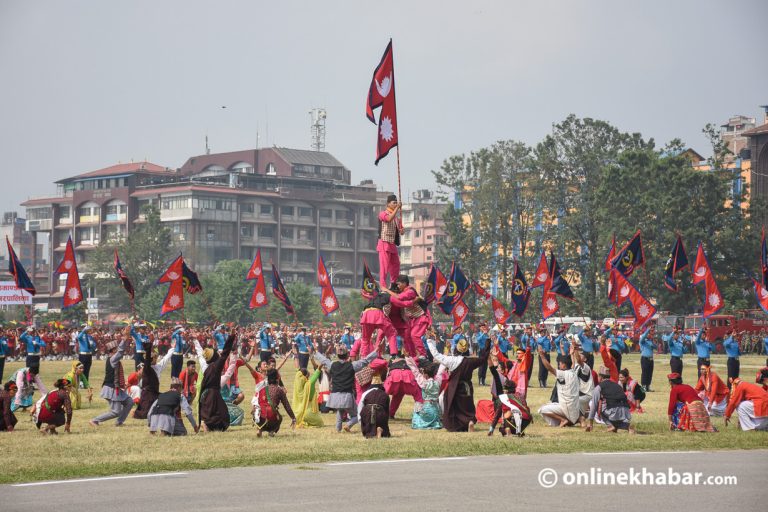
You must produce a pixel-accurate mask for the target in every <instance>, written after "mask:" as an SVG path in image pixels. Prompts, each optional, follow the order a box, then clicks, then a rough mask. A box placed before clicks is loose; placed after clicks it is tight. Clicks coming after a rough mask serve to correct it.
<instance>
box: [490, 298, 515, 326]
mask: <svg viewBox="0 0 768 512" xmlns="http://www.w3.org/2000/svg"><path fill="white" fill-rule="evenodd" d="M491 307H492V308H493V318H494V319H495V320H496V323H497V324H503V323H504V322H506V321H507V319H508V318H509V317H510V315H511V313H510V312H509V311H507V310H506V309H505V308H504V306H503V305H502V303H501V302H499V301H498V300H496V297H494V296H491Z"/></svg>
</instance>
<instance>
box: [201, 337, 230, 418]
mask: <svg viewBox="0 0 768 512" xmlns="http://www.w3.org/2000/svg"><path fill="white" fill-rule="evenodd" d="M234 344H235V337H234V336H233V335H230V336H229V338H227V342H226V343H225V344H224V350H223V351H222V353H221V355H219V354H218V353H217V352H215V351H214V356H213V358H212V359H211V361H210V362H209V363H208V367H207V368H206V369H205V372H204V373H203V382H202V384H201V385H200V401H199V402H198V414H199V416H200V423H205V426H206V427H208V430H218V431H225V430H227V429H228V428H229V409H228V408H227V404H226V402H225V401H224V398H222V396H221V372H222V370H223V369H224V364H225V363H226V362H227V358H228V357H229V354H230V352H232V346H233V345H234Z"/></svg>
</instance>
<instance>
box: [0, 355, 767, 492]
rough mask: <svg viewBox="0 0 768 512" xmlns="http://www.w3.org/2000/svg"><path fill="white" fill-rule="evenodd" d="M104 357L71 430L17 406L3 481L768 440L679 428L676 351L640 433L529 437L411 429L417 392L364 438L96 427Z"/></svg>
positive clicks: (49, 377)
mask: <svg viewBox="0 0 768 512" xmlns="http://www.w3.org/2000/svg"><path fill="white" fill-rule="evenodd" d="M553 360H554V358H553ZM598 360H599V357H598ZM695 361H696V359H695V357H693V356H690V355H688V356H686V357H685V360H684V365H685V372H684V382H686V383H689V384H692V385H693V384H695V380H696V379H695V377H696V363H695ZM764 363H765V358H764V357H762V356H747V357H742V359H741V374H742V377H743V378H745V380H747V379H748V380H749V381H754V376H755V373H756V371H757V370H758V368H761V367H762V366H763V365H764ZM21 364H22V363H19V362H16V363H7V364H6V367H5V372H4V373H5V375H4V378H5V379H6V380H7V379H8V378H9V377H10V375H11V374H12V373H13V372H14V371H15V370H16V369H17V368H19V367H20V365H21ZM104 364H105V363H104V361H94V364H93V367H92V369H91V381H92V382H93V383H94V387H95V389H94V395H95V397H94V401H93V403H92V404H91V405H90V406H89V405H88V403H87V402H86V403H85V404H84V408H83V409H81V410H78V411H75V412H74V418H73V422H72V433H71V434H69V435H66V434H64V433H63V428H62V429H60V430H61V432H62V433H61V434H60V435H59V436H43V435H41V434H38V433H37V432H36V430H35V426H34V425H33V424H32V423H31V421H30V420H29V419H28V416H27V415H26V414H25V413H24V412H23V411H18V412H17V417H18V418H19V424H18V425H17V428H16V431H15V432H12V433H1V434H0V453H2V460H3V466H4V467H5V468H6V471H4V472H2V473H1V474H0V483H13V482H29V481H35V480H48V479H65V478H78V477H84V476H98V475H113V474H119V473H145V472H156V471H178V470H189V469H207V468H220V467H234V466H254V465H264V464H302V463H311V462H325V461H338V460H363V459H386V458H412V457H445V456H465V455H500V454H524V453H564V452H598V451H599V452H617V451H635V450H649V451H658V450H670V451H674V450H680V451H682V450H729V449H756V448H765V447H766V446H768V432H742V431H741V429H740V428H739V427H738V425H737V424H736V423H735V422H734V423H732V424H731V425H730V426H728V427H727V428H726V427H724V425H723V419H722V418H714V419H713V421H714V424H715V426H716V427H717V428H718V429H719V430H720V432H719V433H716V434H703V433H688V432H670V431H669V430H668V423H667V415H666V408H667V400H668V389H669V387H668V385H667V382H666V379H665V376H666V374H667V373H669V365H668V356H660V357H657V358H656V371H655V375H654V384H655V385H654V386H653V387H654V388H655V389H656V392H653V393H648V397H647V399H646V401H645V402H644V404H643V407H644V408H645V411H646V412H645V413H644V414H636V415H634V416H633V424H634V425H635V427H636V428H637V430H638V435H635V436H630V435H628V434H627V433H626V432H621V433H619V434H609V433H607V432H605V430H604V427H602V426H600V425H597V426H596V431H595V432H592V433H587V432H584V431H582V430H581V429H579V428H564V429H560V428H551V427H547V426H545V424H544V422H543V420H541V417H540V416H539V415H536V416H535V421H534V423H533V424H532V425H531V426H529V428H528V429H527V430H526V434H527V436H526V437H525V438H523V439H518V438H502V437H501V436H500V435H498V433H496V435H494V436H493V437H491V438H489V437H487V435H486V433H487V430H486V428H485V427H486V425H483V424H480V425H478V430H477V431H476V432H475V433H473V434H468V433H448V432H444V431H429V432H424V431H414V430H411V423H410V416H411V411H412V406H413V401H412V400H411V399H410V397H406V398H405V399H404V400H403V404H402V406H401V407H400V410H399V411H398V414H397V419H396V420H394V421H393V422H391V424H390V427H391V429H392V435H393V437H392V438H390V439H382V440H366V439H364V438H363V437H362V436H361V435H360V431H359V427H355V429H353V433H352V434H338V433H336V432H335V429H334V428H333V424H334V415H332V414H328V415H325V416H324V418H325V422H326V426H325V427H323V428H316V429H302V430H296V431H291V430H290V428H289V425H290V420H289V419H287V418H286V421H284V422H283V430H281V431H280V433H279V434H278V435H277V436H276V437H274V438H269V437H266V436H265V437H263V438H257V437H256V429H255V428H253V427H251V426H250V421H248V411H246V421H245V426H242V427H232V428H231V429H230V430H229V431H227V432H224V433H209V434H199V435H190V436H187V437H186V438H160V437H155V436H150V435H149V433H148V430H147V425H146V421H139V420H133V419H129V420H128V421H127V422H126V425H125V426H124V427H122V428H116V427H115V426H114V421H111V422H108V423H105V424H103V425H102V426H100V427H99V428H94V427H91V426H89V425H88V420H89V419H91V418H93V417H94V416H96V415H98V414H101V413H102V412H104V411H105V410H106V409H107V406H106V405H107V403H106V401H104V400H102V399H100V398H98V393H99V391H100V389H101V386H100V384H101V381H102V378H103V375H104ZM624 365H625V366H626V367H628V368H629V369H630V372H632V375H633V377H635V378H637V379H638V380H639V378H640V368H639V356H638V355H635V354H633V355H629V356H625V357H624ZM70 366H71V362H69V361H56V362H51V361H43V363H42V371H41V377H42V379H43V382H45V384H46V385H50V384H52V383H53V381H54V380H55V379H56V378H59V377H61V376H63V375H64V373H66V372H67V371H68V370H69V368H70ZM124 366H125V369H126V375H127V373H129V370H132V369H133V361H132V360H127V359H126V360H125V361H124ZM713 367H714V369H715V371H716V372H717V373H718V374H719V375H720V376H721V377H722V378H723V379H725V375H726V369H725V358H724V356H715V357H714V358H713ZM294 371H295V370H294V369H293V367H292V363H291V362H290V361H289V362H288V363H287V364H286V365H285V366H284V367H283V369H282V372H281V373H282V375H283V380H284V381H285V383H286V384H287V386H288V396H289V398H290V397H291V396H292V391H291V387H292V384H293V376H294ZM537 372H538V368H535V369H534V374H533V378H532V379H531V381H532V382H533V383H535V382H536V376H537ZM169 380H170V372H169V369H166V371H165V373H164V374H163V375H162V378H161V390H163V391H164V390H166V389H167V386H168V382H169ZM490 380H491V378H490V374H489V376H488V381H489V382H490ZM240 382H241V386H242V388H243V390H244V391H245V392H246V400H245V403H244V404H243V405H244V406H246V407H250V405H249V404H250V398H251V395H252V389H253V386H252V378H251V376H250V375H249V374H248V373H247V370H246V369H245V368H241V371H240ZM475 382H477V376H476V375H475ZM553 382H554V380H553V379H552V377H551V376H550V378H549V385H550V388H548V389H540V388H538V387H534V388H531V389H530V390H529V393H528V403H529V405H530V407H531V409H532V410H533V411H534V412H535V411H537V410H538V407H539V406H541V405H542V404H544V403H545V402H547V401H548V399H549V395H550V393H551V386H552V384H553ZM489 396H490V391H489V388H488V387H476V388H475V399H476V400H479V399H484V398H489ZM36 399H37V396H36ZM185 421H186V420H185Z"/></svg>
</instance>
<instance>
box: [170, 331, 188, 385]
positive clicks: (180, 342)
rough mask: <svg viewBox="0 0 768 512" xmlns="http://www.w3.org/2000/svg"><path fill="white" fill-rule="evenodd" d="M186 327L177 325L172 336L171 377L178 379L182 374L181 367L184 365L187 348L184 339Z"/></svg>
mask: <svg viewBox="0 0 768 512" xmlns="http://www.w3.org/2000/svg"><path fill="white" fill-rule="evenodd" d="M184 330H185V329H184V326H182V325H176V327H174V328H173V334H171V350H173V354H172V355H171V377H176V378H178V377H179V375H180V374H181V367H182V366H183V365H184V350H185V349H186V348H187V342H186V340H185V339H184V336H183V334H184Z"/></svg>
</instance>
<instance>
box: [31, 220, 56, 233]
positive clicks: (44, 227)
mask: <svg viewBox="0 0 768 512" xmlns="http://www.w3.org/2000/svg"><path fill="white" fill-rule="evenodd" d="M52 227H53V219H37V220H28V221H27V231H50V230H51V228H52Z"/></svg>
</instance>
